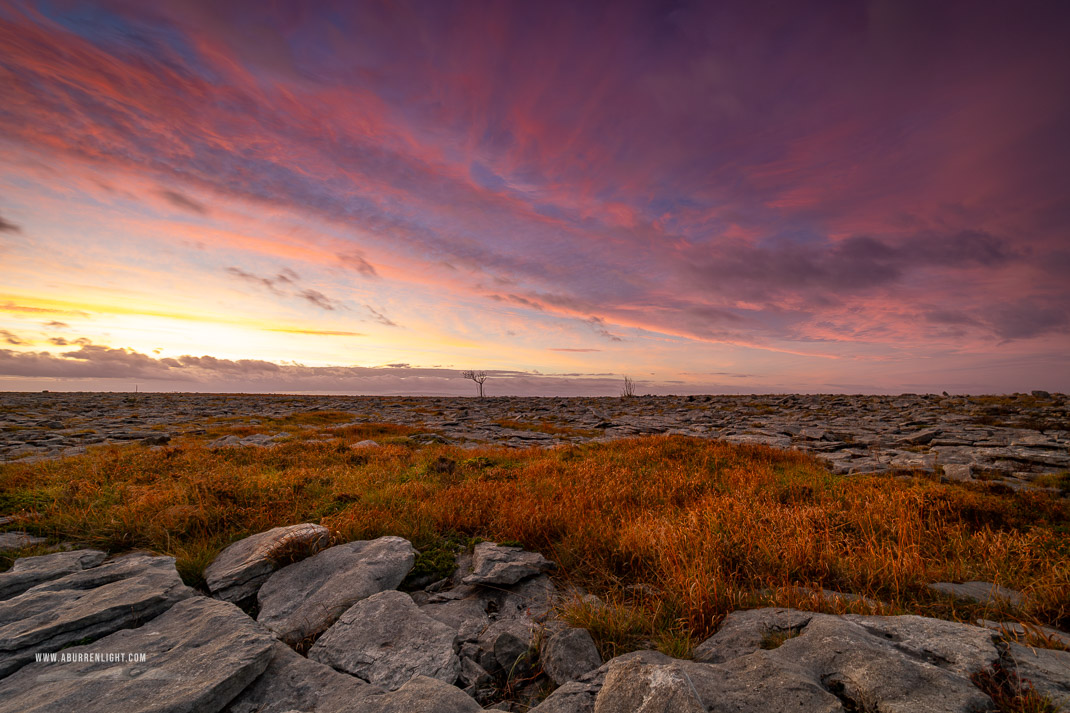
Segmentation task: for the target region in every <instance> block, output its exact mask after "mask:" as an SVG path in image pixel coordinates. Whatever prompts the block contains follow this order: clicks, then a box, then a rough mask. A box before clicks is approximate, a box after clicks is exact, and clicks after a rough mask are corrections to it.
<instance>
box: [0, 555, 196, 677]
mask: <svg viewBox="0 0 1070 713" xmlns="http://www.w3.org/2000/svg"><path fill="white" fill-rule="evenodd" d="M193 595H194V591H193V590H192V589H190V588H189V587H187V586H186V585H185V584H183V583H182V579H181V578H180V577H179V576H178V571H177V570H176V569H175V560H174V558H173V557H158V556H153V555H145V554H132V555H127V556H125V557H119V558H117V559H114V560H112V561H111V562H106V563H104V564H101V565H99V566H97V567H93V568H91V569H87V570H82V571H80V572H74V573H72V574H68V575H66V576H65V577H60V578H59V579H54V580H52V581H49V582H44V583H42V584H38V585H37V586H35V587H31V588H30V589H28V590H26V591H25V592H23V593H22V594H20V595H18V596H16V597H12V598H11V599H8V600H6V601H2V602H0V676H5V675H7V674H10V673H11V672H13V671H15V670H17V669H18V668H20V667H21V666H23V665H24V664H26V663H28V662H30V661H31V660H33V658H34V654H35V653H47V652H54V651H59V650H60V649H61V648H63V647H64V646H67V645H69V644H72V643H74V642H78V641H82V640H84V639H97V638H99V637H101V636H105V635H107V634H111V633H112V632H115V631H118V630H119V629H128V628H131V627H135V626H140V625H141V624H143V623H145V622H146V621H148V620H150V619H152V618H154V617H156V616H157V615H159V614H161V613H163V612H164V611H166V610H167V609H170V608H171V606H172V605H174V604H175V603H177V602H179V601H181V600H183V599H186V598H188V597H191V596H193Z"/></svg>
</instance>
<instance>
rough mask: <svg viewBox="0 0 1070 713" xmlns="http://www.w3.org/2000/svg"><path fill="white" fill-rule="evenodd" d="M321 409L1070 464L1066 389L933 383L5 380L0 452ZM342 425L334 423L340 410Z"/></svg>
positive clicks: (845, 465) (905, 467)
mask: <svg viewBox="0 0 1070 713" xmlns="http://www.w3.org/2000/svg"><path fill="white" fill-rule="evenodd" d="M315 410H327V411H341V412H348V413H351V414H352V416H353V419H352V422H353V423H371V422H385V423H395V424H403V425H407V426H412V427H415V428H418V429H420V431H421V432H420V433H417V434H415V435H414V436H413V438H414V439H415V440H417V441H425V442H432V441H433V442H441V443H450V444H456V445H460V446H462V447H472V446H479V445H486V444H497V445H503V446H508V447H521V448H523V447H532V446H542V447H553V446H556V445H560V444H565V443H581V442H589V441H593V442H600V441H607V440H612V439H616V438H622V437H629V436H639V435H647V434H668V435H682V436H694V437H698V438H711V439H723V440H725V441H729V442H733V443H754V444H764V445H769V446H775V447H777V448H796V449H799V450H802V451H806V452H809V453H813V454H815V455H816V456H818V457H820V458H822V459H824V460H826V461H827V462H828V464H829V466H830V468H831V469H832V471H833V472H835V473H838V474H853V473H871V472H885V471H914V472H917V471H922V472H934V471H938V472H939V473H940V474H942V475H943V476H944V477H946V478H951V479H957V480H969V479H971V478H979V477H980V478H985V479H1002V480H1004V481H1005V482H1006V483H1007V484H1008V485H1010V486H1011V487H1020V486H1023V485H1025V484H1028V483H1029V482H1030V481H1032V480H1034V479H1036V478H1037V476H1039V475H1043V474H1048V473H1058V472H1061V471H1065V470H1067V469H1068V468H1070V398H1068V397H1067V396H1066V395H1065V394H1050V393H1047V392H1044V391H1034V392H1032V393H1029V394H1011V395H1001V396H946V395H932V394H902V395H896V396H872V395H800V394H788V395H784V394H773V395H748V396H637V397H628V398H610V397H602V398H586V397H555V398H534V397H487V398H482V399H481V398H475V397H464V398H462V397H375V396H287V395H264V394H160V393H150V394H117V393H59V392H57V393H4V394H0V462H4V461H17V460H26V461H30V460H37V459H42V458H57V457H63V456H68V455H76V454H80V453H83V452H85V449H87V448H89V447H92V446H96V445H101V444H106V443H137V442H140V443H143V444H146V445H149V446H160V445H163V444H165V443H167V442H169V441H170V440H171V439H173V438H176V437H178V436H182V435H197V434H203V433H204V432H205V429H206V428H208V427H210V426H211V425H213V424H215V425H218V424H220V423H223V422H228V421H229V422H235V421H237V422H241V423H244V424H247V425H252V426H257V425H261V424H263V425H264V426H265V428H264V430H265V432H264V433H257V434H254V435H252V436H247V437H245V438H238V437H235V436H230V437H229V438H227V439H222V440H221V441H219V442H217V443H214V444H212V445H213V446H214V447H225V446H231V445H254V446H260V447H270V446H272V445H274V444H275V443H276V442H277V441H278V440H279V439H281V438H283V437H284V436H285V435H286V434H283V433H271V432H270V428H268V425H269V423H270V421H271V420H272V419H281V418H286V417H288V416H292V415H294V414H299V413H303V412H309V411H315ZM335 425H341V424H335Z"/></svg>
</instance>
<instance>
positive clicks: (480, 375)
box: [461, 371, 487, 398]
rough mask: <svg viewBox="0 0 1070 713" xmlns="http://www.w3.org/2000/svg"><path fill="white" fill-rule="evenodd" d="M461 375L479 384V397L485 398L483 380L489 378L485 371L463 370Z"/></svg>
mask: <svg viewBox="0 0 1070 713" xmlns="http://www.w3.org/2000/svg"><path fill="white" fill-rule="evenodd" d="M461 376H463V377H464V378H466V379H471V380H472V381H474V382H476V383H477V384H479V398H483V382H484V381H486V380H487V372H485V371H462V372H461Z"/></svg>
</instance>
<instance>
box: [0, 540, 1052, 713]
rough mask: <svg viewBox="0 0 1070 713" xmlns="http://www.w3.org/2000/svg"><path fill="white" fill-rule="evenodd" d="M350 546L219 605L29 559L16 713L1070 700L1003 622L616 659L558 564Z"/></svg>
mask: <svg viewBox="0 0 1070 713" xmlns="http://www.w3.org/2000/svg"><path fill="white" fill-rule="evenodd" d="M330 544H331V543H330V541H329V537H328V532H327V530H326V529H325V528H323V527H322V526H320V525H315V524H308V523H306V524H301V525H294V526H290V527H280V528H275V529H273V530H270V531H267V532H264V533H260V534H258V535H254V536H252V537H249V538H246V539H244V540H240V541H238V542H236V543H234V544H232V545H231V546H230V547H228V548H227V549H225V550H224V551H223V552H221V553H220V554H219V556H218V557H217V558H216V559H215V561H214V562H213V563H212V564H211V565H210V566H209V567H208V570H207V571H206V580H207V583H208V589H209V590H210V595H206V594H205V593H202V592H198V591H195V590H193V589H191V588H189V587H187V586H186V585H184V584H183V583H182V581H181V579H180V578H179V576H178V573H177V571H176V570H175V567H174V560H173V559H172V558H170V557H162V556H155V555H152V554H147V553H133V554H127V555H123V556H120V557H115V558H112V559H107V558H105V556H104V553H102V552H96V551H93V550H74V551H68V552H57V553H54V554H50V555H43V556H37V557H27V558H23V559H19V560H16V563H15V566H14V567H13V568H12V570H11V571H9V572H6V573H2V574H0V713H6V712H15V711H18V712H19V713H26V712H28V711H58V710H79V711H123V712H130V711H144V712H148V711H189V712H191V713H192V712H194V711H196V712H197V713H217V712H220V711H223V712H224V713H295V712H303V713H345V712H359V713H432V712H434V713H474V712H475V711H480V710H512V711H529V710H530V711H531V712H532V713H632V712H641V713H692V712H693V713H705V712H707V711H716V712H726V713H727V712H728V711H733V712H735V713H777V712H778V711H800V710H805V711H826V712H828V713H834V712H835V713H846V712H848V711H854V712H858V711H893V712H904V713H905V712H908V711H909V712H911V713H937V712H939V713H952V712H954V713H967V712H971V713H976V712H980V711H995V710H997V709H996V706H995V703H994V701H993V699H992V697H991V696H992V695H998V694H999V693H1000V691H1002V690H1004V689H1005V687H1006V685H1007V681H1008V678H1007V675H1008V672H1010V673H1011V674H1012V675H1013V676H1014V678H1013V679H1010V680H1012V681H1013V682H1014V685H1017V682H1018V681H1019V679H1028V680H1029V681H1030V682H1031V685H1032V687H1033V690H1034V691H1036V692H1037V693H1040V694H1042V695H1045V696H1047V697H1048V698H1049V699H1050V701H1051V702H1053V703H1054V704H1055V705H1057V706H1064V707H1065V706H1068V705H1070V651H1065V650H1056V649H1051V648H1037V647H1035V646H1027V645H1023V644H1022V643H1020V642H1019V641H1016V640H1015V639H1014V637H1013V636H1009V635H1008V634H1007V633H1006V631H1004V632H1002V633H1001V632H1000V631H998V629H999V626H998V625H992V624H989V623H987V622H981V624H982V625H978V626H972V625H968V624H959V623H953V622H947V621H943V620H939V619H929V618H924V617H919V616H868V615H843V616H836V615H829V614H817V613H813V612H804V611H798V610H792V609H754V610H748V611H737V612H733V613H732V614H730V615H729V616H728V618H727V619H726V620H725V621H724V622H723V623H722V625H721V627H720V629H719V630H718V631H717V633H716V634H714V636H713V637H712V638H710V639H708V640H706V641H705V642H702V643H701V644H700V645H698V646H697V647H695V649H694V651H693V652H692V657H691V658H689V659H675V658H671V657H669V656H666V655H664V654H662V653H658V652H656V651H636V652H632V653H628V654H625V655H623V656H618V657H616V658H613V659H612V660H609V661H603V660H602V658H601V656H600V655H599V651H598V649H597V648H596V646H595V643H594V640H593V639H592V637H591V635H590V633H589V632H588V631H586V630H584V629H578V628H571V627H569V626H568V625H567V624H566V623H565V622H563V621H559V620H557V619H556V618H555V615H554V612H555V608H556V605H557V604H559V603H560V602H561V600H562V599H563V598H565V597H573V596H581V594H580V593H578V592H564V591H560V590H559V589H558V587H557V586H555V584H554V582H553V581H552V579H551V578H550V577H549V576H548V574H547V573H549V572H552V571H553V570H554V569H555V566H554V563H552V562H550V561H548V560H546V559H544V558H543V557H542V556H540V555H538V554H536V553H533V552H526V551H523V550H521V549H519V548H516V547H504V546H499V545H497V544H495V543H490V542H483V543H480V544H478V545H476V546H475V549H474V551H473V552H471V553H470V554H464V555H461V556H460V557H459V558H458V560H457V563H456V565H457V566H456V568H455V570H454V571H453V574H452V575H450V576H448V577H446V578H444V579H440V580H438V581H434V582H415V581H413V580H412V578H407V575H408V573H409V572H410V570H411V569H412V567H413V562H414V558H415V556H416V552H415V550H414V549H413V548H412V546H411V545H410V544H409V542H408V541H406V540H404V539H402V538H399V537H381V538H379V539H376V540H369V541H357V542H347V543H343V544H336V545H334V546H330ZM295 560H296V561H295ZM403 583H405V584H406V585H408V586H406V587H405V589H406V590H407V591H399V590H398V587H399V585H402V584H403ZM971 587H972V588H971ZM949 595H953V596H964V597H976V596H980V597H991V596H1000V597H1001V596H1010V597H1014V596H1022V595H1021V594H1019V593H1017V592H1010V591H1008V590H999V589H993V588H991V587H986V586H985V585H984V584H982V583H973V585H967V587H966V589H965V590H960V591H951V592H949ZM582 596H586V597H588V599H589V603H590V605H591V606H609V605H606V604H603V603H601V602H599V601H598V600H597V599H593V601H591V600H590V599H591V598H590V595H582ZM985 624H987V626H986V625H985ZM1047 635H1048V636H1049V637H1051V639H1052V640H1054V641H1058V642H1063V643H1064V644H1065V643H1070V637H1067V636H1066V635H1065V634H1062V633H1060V632H1055V631H1049V632H1047ZM532 706H533V707H532ZM1015 710H1017V709H1015ZM1030 710H1033V709H1030ZM1037 710H1040V709H1037ZM1044 710H1050V709H1044Z"/></svg>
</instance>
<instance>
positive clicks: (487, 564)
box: [463, 542, 556, 585]
mask: <svg viewBox="0 0 1070 713" xmlns="http://www.w3.org/2000/svg"><path fill="white" fill-rule="evenodd" d="M554 569H556V565H555V564H554V563H553V562H551V561H550V560H548V559H546V558H545V557H543V556H542V555H540V554H539V553H538V552H528V551H526V550H524V549H522V548H520V547H502V546H500V545H496V544H494V543H493V542H481V543H479V544H478V545H476V547H475V552H474V553H473V557H472V573H471V574H469V575H468V576H466V577H465V578H464V580H463V581H464V583H465V584H482V585H508V584H516V583H517V582H519V581H520V580H522V579H526V578H527V577H533V576H535V575H537V574H542V573H544V572H550V571H553V570H554Z"/></svg>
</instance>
